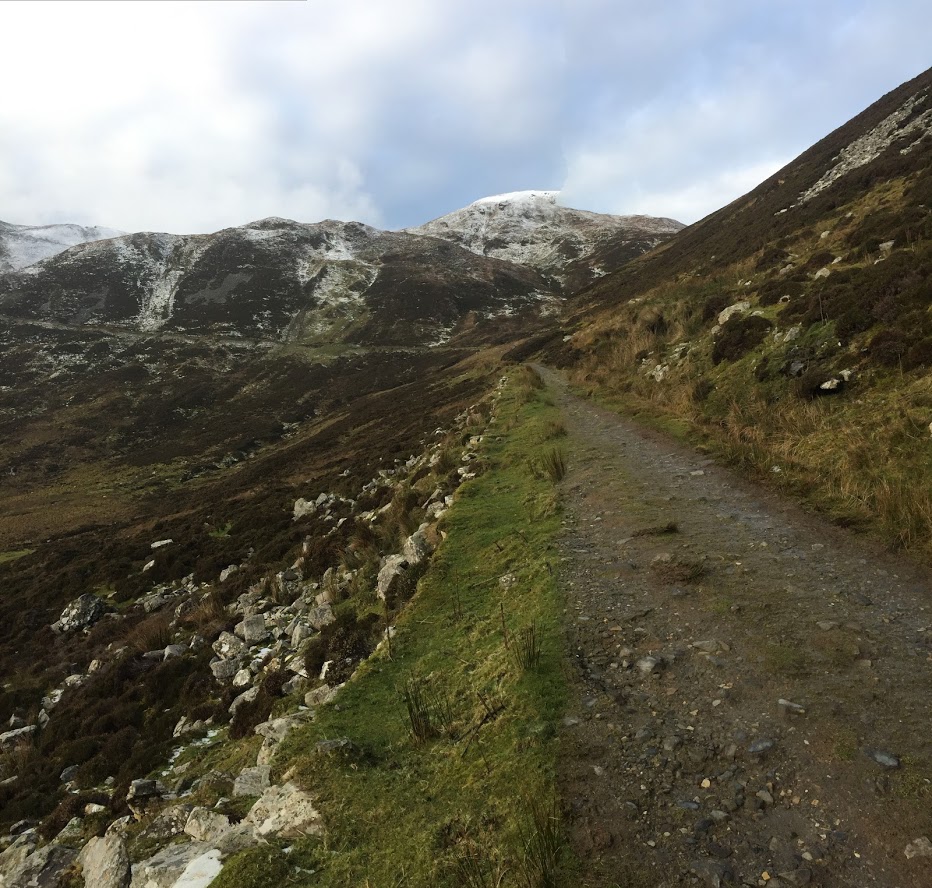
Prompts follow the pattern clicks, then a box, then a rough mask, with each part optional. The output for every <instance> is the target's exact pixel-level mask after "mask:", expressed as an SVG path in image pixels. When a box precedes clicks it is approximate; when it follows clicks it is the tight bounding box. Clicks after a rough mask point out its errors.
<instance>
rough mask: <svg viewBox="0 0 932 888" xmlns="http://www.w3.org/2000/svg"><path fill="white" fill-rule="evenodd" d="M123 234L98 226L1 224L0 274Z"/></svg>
mask: <svg viewBox="0 0 932 888" xmlns="http://www.w3.org/2000/svg"><path fill="white" fill-rule="evenodd" d="M124 233H125V232H122V231H117V230H116V229H113V228H101V227H100V226H98V225H93V226H90V227H85V226H83V225H67V224H65V225H13V224H11V223H10V222H0V273H3V272H5V271H17V270H18V269H20V268H25V267H26V266H27V265H32V264H34V263H35V262H41V261H42V260H43V259H48V258H49V257H50V256H55V255H57V254H58V253H61V252H62V251H64V250H67V249H68V248H69V247H73V246H75V245H77V244H83V243H87V242H88V241H98V240H106V239H107V238H111V237H119V236H120V235H121V234H124Z"/></svg>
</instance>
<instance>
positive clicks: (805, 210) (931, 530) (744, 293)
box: [552, 72, 932, 556]
mask: <svg viewBox="0 0 932 888" xmlns="http://www.w3.org/2000/svg"><path fill="white" fill-rule="evenodd" d="M930 86H932V73H930V72H926V73H925V74H923V75H922V76H920V77H918V78H917V79H916V80H914V81H911V82H910V83H907V84H904V85H903V86H902V87H900V88H899V89H897V90H895V91H893V92H892V93H890V94H889V95H887V96H885V97H884V98H883V99H881V100H880V101H879V102H877V103H876V104H875V105H873V106H871V108H869V109H868V110H867V111H865V112H864V113H863V114H861V115H859V116H858V117H856V118H855V119H854V120H852V121H851V122H849V123H848V124H846V125H845V126H843V127H841V128H840V129H839V130H837V131H836V132H834V133H832V134H831V135H830V136H828V137H827V138H826V139H824V140H823V141H821V142H819V143H818V144H817V145H815V146H814V147H813V148H812V149H810V150H809V151H807V152H806V153H804V154H803V155H801V156H800V157H799V158H798V159H797V160H796V161H794V162H793V163H791V164H790V165H789V166H787V167H786V168H784V169H783V170H781V171H780V172H779V173H777V174H776V175H774V176H773V177H772V178H771V179H768V180H767V181H766V182H764V183H763V184H762V185H761V186H759V187H758V188H757V189H755V190H754V191H752V192H751V193H750V194H748V195H746V196H745V197H743V198H741V199H739V200H737V201H735V202H734V203H733V204H731V205H730V206H728V207H725V208H724V209H723V210H720V211H719V212H717V213H714V214H712V215H711V216H709V217H708V218H707V219H705V220H703V221H702V222H700V223H698V224H696V225H694V226H692V227H691V228H689V229H687V230H686V231H684V232H683V233H682V234H681V235H679V236H678V237H677V238H675V239H674V240H673V241H671V242H670V243H668V244H666V245H664V246H662V247H660V248H659V249H657V250H655V251H654V252H652V253H650V254H648V255H646V256H644V257H642V258H640V259H637V260H635V261H633V262H632V263H630V264H629V265H628V266H626V267H625V268H623V269H622V270H621V271H619V272H617V273H616V274H614V275H610V276H607V277H605V278H603V279H602V280H601V281H599V282H598V284H597V285H595V286H594V287H592V288H591V289H590V290H588V291H587V292H585V293H584V294H582V296H581V297H580V300H579V302H578V303H577V305H576V306H575V309H574V311H573V312H572V315H571V321H570V326H571V328H572V329H573V330H574V331H575V332H574V334H573V337H572V340H571V341H570V342H568V343H566V344H564V345H563V346H561V347H560V348H553V349H552V353H553V356H554V357H555V358H559V359H561V360H562V361H564V362H565V363H567V364H568V365H571V366H572V367H573V369H574V375H575V379H576V380H577V382H578V383H579V384H580V385H582V386H584V387H586V388H588V389H591V390H592V391H595V392H598V393H600V395H601V396H603V397H606V398H608V399H610V400H614V401H617V402H618V403H620V404H622V405H623V406H624V407H625V408H626V409H634V410H639V411H642V412H643V414H644V415H645V416H646V417H648V418H650V419H651V420H653V421H658V422H668V423H672V424H673V426H672V427H673V428H675V429H676V430H678V431H680V432H681V433H684V434H691V435H694V436H696V437H698V438H701V439H704V440H706V441H708V442H709V444H710V445H711V446H713V447H715V448H717V449H719V450H720V451H722V452H725V453H726V454H727V455H729V456H730V457H731V458H733V459H734V460H736V461H737V462H739V463H742V464H744V465H746V466H747V467H748V468H750V469H752V470H753V471H756V472H758V473H759V474H760V475H762V476H766V477H767V478H769V479H771V480H772V481H774V482H775V483H778V484H781V485H785V486H787V487H789V488H790V489H792V490H793V491H794V492H795V493H798V494H801V495H803V496H805V497H808V498H810V499H811V500H812V501H813V502H815V503H817V504H819V505H821V506H823V507H825V508H828V509H830V510H831V511H832V512H833V513H835V514H837V515H838V516H839V518H840V519H841V520H845V521H847V522H863V523H869V524H873V525H876V526H877V527H878V528H880V529H881V530H882V532H884V533H885V534H886V535H887V536H888V537H889V538H890V539H891V541H892V542H894V543H895V544H897V545H901V546H905V547H909V548H912V549H914V550H917V551H920V552H923V553H924V554H925V555H926V556H930V555H932V437H930V421H932V373H930V370H932V163H930V162H932V137H930V130H932V97H930V94H929V91H930Z"/></svg>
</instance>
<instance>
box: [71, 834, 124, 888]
mask: <svg viewBox="0 0 932 888" xmlns="http://www.w3.org/2000/svg"><path fill="white" fill-rule="evenodd" d="M78 863H80V864H81V867H82V869H83V872H84V884H85V886H87V888H91V886H93V888H127V886H128V885H129V882H130V878H131V873H130V864H129V855H128V854H127V853H126V845H125V844H124V842H123V839H121V838H120V837H119V836H118V835H115V834H113V833H111V834H110V835H107V836H104V837H103V838H102V839H101V838H97V837H95V838H93V839H91V840H90V841H89V842H88V843H87V844H86V845H85V846H84V849H83V850H82V851H81V853H80V854H79V855H78Z"/></svg>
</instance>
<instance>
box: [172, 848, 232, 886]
mask: <svg viewBox="0 0 932 888" xmlns="http://www.w3.org/2000/svg"><path fill="white" fill-rule="evenodd" d="M222 869H223V861H222V860H221V854H220V852H219V851H218V850H217V849H216V848H211V849H210V851H205V852H204V853H203V854H201V855H200V856H199V857H195V858H194V860H192V861H191V862H190V863H189V864H188V865H187V866H186V867H185V868H184V872H182V874H181V875H180V876H179V877H178V880H177V881H176V882H175V884H174V885H172V888H207V886H208V885H210V883H211V882H213V880H214V879H216V878H217V876H219V875H220V870H222Z"/></svg>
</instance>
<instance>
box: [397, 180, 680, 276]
mask: <svg viewBox="0 0 932 888" xmlns="http://www.w3.org/2000/svg"><path fill="white" fill-rule="evenodd" d="M682 227H683V225H682V224H681V223H679V222H677V221H676V220H675V219H666V218H659V217H654V216H641V215H637V216H612V215H608V214H605V213H592V212H589V211H587V210H577V209H573V208H571V207H565V206H563V205H562V204H561V203H560V192H559V191H513V192H509V193H507V194H495V195H491V196H490V197H483V198H480V199H479V200H476V201H473V203H471V204H469V206H466V207H463V208H462V209H460V210H455V211H454V212H452V213H449V214H447V215H446V216H441V217H440V218H439V219H434V220H433V221H431V222H428V223H426V224H425V225H420V226H418V227H416V228H408V229H405V231H407V232H409V233H411V234H421V235H429V236H431V237H439V238H443V239H444V240H450V241H453V242H454V243H457V244H459V245H460V246H462V247H465V248H466V249H467V250H470V251H471V252H473V253H477V254H478V255H480V256H489V257H491V258H494V259H504V260H506V261H509V262H516V263H519V264H521V265H529V266H531V267H532V268H535V269H537V270H539V271H543V272H545V273H547V274H551V275H553V276H555V277H557V278H561V277H562V275H563V271H562V270H563V269H564V267H565V266H566V264H567V263H568V262H572V261H578V260H584V259H586V258H587V257H588V256H590V255H592V253H594V252H595V251H596V249H598V248H599V247H600V246H602V245H603V244H605V243H606V242H608V241H609V240H611V239H612V238H616V237H621V238H626V239H629V240H636V239H638V240H643V241H645V242H647V243H649V244H650V245H651V246H653V245H656V244H657V243H659V242H660V241H661V240H663V239H665V238H666V237H667V236H669V235H671V234H674V233H676V232H677V231H679V230H680V229H681V228H682Z"/></svg>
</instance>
